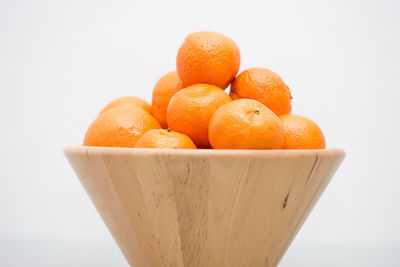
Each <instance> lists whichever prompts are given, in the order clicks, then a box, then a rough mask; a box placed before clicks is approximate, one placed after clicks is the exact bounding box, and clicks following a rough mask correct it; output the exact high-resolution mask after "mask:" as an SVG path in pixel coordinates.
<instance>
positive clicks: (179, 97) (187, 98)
mask: <svg viewBox="0 0 400 267" xmlns="http://www.w3.org/2000/svg"><path fill="white" fill-rule="evenodd" d="M230 101H231V98H230V97H229V95H228V94H227V93H226V92H225V91H224V90H222V89H220V88H218V87H216V86H214V85H210V84H195V85H192V86H189V87H187V88H184V89H181V90H180V91H179V92H177V93H176V94H175V95H174V96H173V97H172V98H171V101H170V102H169V105H168V110H167V122H168V127H169V128H170V129H171V130H173V131H177V132H180V133H184V134H186V135H187V136H189V137H190V138H191V139H192V140H193V141H194V143H195V144H196V145H197V146H198V147H209V145H210V143H209V141H208V124H209V122H210V119H211V116H212V114H213V113H214V112H215V111H216V110H217V108H219V107H220V106H222V105H223V104H226V103H228V102H230Z"/></svg>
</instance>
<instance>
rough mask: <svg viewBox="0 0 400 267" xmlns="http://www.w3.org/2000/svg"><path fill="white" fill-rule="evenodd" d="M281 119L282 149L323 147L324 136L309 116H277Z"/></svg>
mask: <svg viewBox="0 0 400 267" xmlns="http://www.w3.org/2000/svg"><path fill="white" fill-rule="evenodd" d="M279 118H280V120H281V121H282V126H283V135H284V142H283V148H284V149H323V148H325V137H324V134H323V133H322V131H321V129H320V128H319V126H318V125H317V124H316V123H315V122H314V121H312V120H310V119H309V118H306V117H304V116H300V115H294V114H286V115H282V116H280V117H279Z"/></svg>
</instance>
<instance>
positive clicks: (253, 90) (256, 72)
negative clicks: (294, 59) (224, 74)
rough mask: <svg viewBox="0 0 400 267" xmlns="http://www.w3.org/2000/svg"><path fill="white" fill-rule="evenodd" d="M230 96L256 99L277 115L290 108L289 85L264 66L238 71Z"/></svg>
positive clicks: (288, 110)
mask: <svg viewBox="0 0 400 267" xmlns="http://www.w3.org/2000/svg"><path fill="white" fill-rule="evenodd" d="M230 96H231V97H232V99H239V98H248V99H254V100H258V101H260V102H261V103H262V104H264V105H265V106H267V107H268V108H269V109H270V110H272V111H273V112H274V113H275V114H276V115H277V116H279V115H283V114H288V113H290V112H291V110H292V105H291V103H290V102H291V100H292V95H291V93H290V89H289V87H288V86H287V85H286V84H285V83H284V82H283V80H282V78H281V77H279V75H278V74H276V73H275V72H273V71H271V70H269V69H265V68H251V69H248V70H245V71H243V72H242V73H240V74H239V75H238V76H237V77H236V78H235V80H234V81H233V82H232V85H231V91H230Z"/></svg>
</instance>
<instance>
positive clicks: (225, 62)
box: [176, 31, 240, 89]
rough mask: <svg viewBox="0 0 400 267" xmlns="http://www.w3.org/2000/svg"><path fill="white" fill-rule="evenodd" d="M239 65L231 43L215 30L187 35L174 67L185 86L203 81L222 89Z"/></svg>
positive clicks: (235, 49) (238, 58)
mask: <svg viewBox="0 0 400 267" xmlns="http://www.w3.org/2000/svg"><path fill="white" fill-rule="evenodd" d="M239 66H240V52H239V48H238V47H237V45H236V44H235V42H234V41H233V40H232V39H230V38H229V37H227V36H225V35H222V34H219V33H216V32H207V31H203V32H195V33H192V34H189V35H188V36H186V38H185V41H184V43H183V44H182V45H181V47H180V48H179V50H178V55H177V57H176V70H177V71H178V75H179V77H180V78H181V80H182V82H183V85H184V86H185V87H186V86H189V85H192V84H196V83H207V84H213V85H215V86H218V87H220V88H222V89H225V88H226V87H228V85H229V84H230V83H231V82H232V80H233V79H234V78H235V76H236V74H237V72H238V71H239Z"/></svg>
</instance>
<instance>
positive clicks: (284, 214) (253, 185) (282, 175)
mask: <svg viewBox="0 0 400 267" xmlns="http://www.w3.org/2000/svg"><path fill="white" fill-rule="evenodd" d="M64 152H65V154H66V156H67V158H68V160H69V162H70V164H71V166H72V167H73V169H74V170H75V172H76V174H77V176H78V177H79V179H80V181H81V182H82V185H83V186H84V188H85V189H86V191H87V193H88V194H89V196H90V198H91V199H92V201H93V203H94V205H95V206H96V208H97V210H98V212H99V213H100V215H101V217H102V218H103V220H104V222H105V223H106V225H107V226H108V228H109V230H110V232H111V234H112V235H113V237H114V239H115V240H116V242H117V243H118V245H119V247H120V248H121V250H122V252H123V254H124V255H125V257H126V259H127V260H128V262H129V263H130V265H131V266H134V267H161V266H171V267H236V266H243V267H258V266H277V265H278V263H279V261H280V259H281V258H282V256H283V254H284V253H285V251H286V250H287V248H288V246H289V245H290V243H291V242H292V240H293V238H294V236H295V235H296V233H297V232H298V230H299V229H300V227H301V226H302V224H303V222H304V220H305V219H306V217H307V216H308V214H309V213H310V211H311V209H312V208H313V207H314V205H315V203H316V202H317V200H318V198H319V197H320V195H321V193H322V192H323V191H324V189H325V187H326V186H327V184H328V183H329V180H330V179H331V178H332V176H333V174H334V173H335V171H336V169H337V168H338V166H339V165H340V163H341V161H342V160H343V157H344V152H343V151H342V150H338V149H324V150H208V149H204V150H155V149H130V148H102V147H84V146H68V147H66V148H65V150H64Z"/></svg>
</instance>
